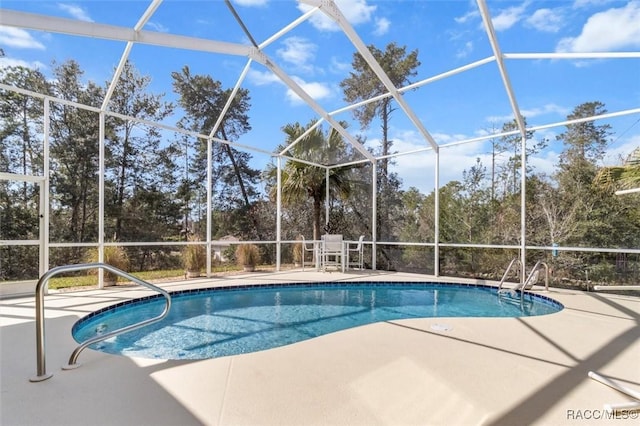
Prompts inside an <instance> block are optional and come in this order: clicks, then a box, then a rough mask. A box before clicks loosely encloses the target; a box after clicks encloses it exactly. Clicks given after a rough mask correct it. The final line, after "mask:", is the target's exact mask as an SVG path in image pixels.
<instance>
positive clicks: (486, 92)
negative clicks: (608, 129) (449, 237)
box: [0, 0, 640, 192]
mask: <svg viewBox="0 0 640 426" xmlns="http://www.w3.org/2000/svg"><path fill="white" fill-rule="evenodd" d="M232 3H233V5H234V7H235V8H236V11H237V12H238V14H239V15H240V17H241V18H242V19H243V21H244V23H245V25H246V26H247V28H248V29H249V31H250V32H251V33H252V35H253V37H254V39H255V40H256V41H257V43H258V44H260V43H262V42H263V41H265V40H267V39H268V38H269V37H271V36H272V35H274V34H275V33H277V32H278V31H280V29H282V28H283V27H284V26H286V25H288V24H289V23H291V22H292V21H294V20H295V19H297V18H298V17H300V16H301V15H302V14H303V13H304V12H306V11H307V10H308V7H307V6H304V5H301V4H299V3H297V2H295V1H288V0H287V1H285V0H232ZM336 3H337V4H338V6H339V7H340V9H341V11H342V13H343V14H344V15H345V17H346V18H347V20H348V21H349V22H350V24H351V25H352V26H353V27H354V28H355V30H356V31H357V33H358V35H359V37H360V38H361V39H362V40H363V41H364V43H365V44H367V45H370V44H373V45H375V46H376V47H377V48H378V49H381V50H383V49H384V48H385V46H386V45H387V44H388V43H390V42H392V41H395V42H396V43H397V44H399V45H401V46H406V47H407V51H411V50H414V49H417V50H418V58H419V60H420V62H421V65H420V67H419V69H418V70H417V71H418V75H417V77H415V78H414V79H413V81H420V80H423V79H426V78H429V77H433V76H436V75H439V74H441V73H443V72H447V71H450V70H454V69H457V68H459V67H462V66H465V65H467V64H470V63H473V62H476V61H479V60H482V59H485V58H487V57H489V56H491V55H492V54H493V51H492V49H491V45H490V43H489V40H488V37H487V34H486V32H485V30H484V28H483V27H482V19H481V16H480V14H479V12H478V7H477V5H476V3H475V1H467V0H461V1H455V0H454V1H430V0H420V1H403V0H387V1H372V0H338V1H336ZM148 4H149V3H148V2H146V1H76V2H65V1H30V0H27V1H25V0H22V1H19V2H16V1H9V0H3V1H2V4H1V7H2V8H3V9H11V10H18V11H25V12H32V13H38V14H44V15H48V16H49V15H50V16H57V17H64V18H71V19H76V20H81V21H86V22H96V23H102V24H110V25H116V26H121V27H128V28H131V27H133V26H134V25H135V24H136V22H137V21H138V19H139V18H140V16H141V15H142V14H143V13H144V11H145V10H146V8H147V7H148ZM487 4H488V8H489V11H490V14H491V16H492V21H493V25H494V27H495V30H496V34H497V39H498V42H499V43H500V48H501V50H502V52H503V53H542V52H563V53H564V52H569V53H570V52H586V51H589V52H638V51H640V0H631V1H608V0H576V1H565V0H560V1H488V2H487ZM0 13H1V10H0ZM144 30H148V31H157V32H162V33H171V34H178V35H184V36H190V37H197V38H202V39H213V40H220V41H226V42H231V43H241V44H249V40H248V39H247V37H246V35H245V34H244V33H243V31H242V30H241V28H240V27H239V26H238V24H237V23H236V21H235V20H234V19H233V17H232V15H231V13H230V12H229V10H228V8H227V7H226V5H225V3H224V1H221V0H215V1H177V0H173V1H165V2H163V3H162V4H161V5H160V7H159V8H158V9H157V11H156V12H155V13H154V14H153V16H152V17H151V19H150V21H149V22H148V23H147V24H146V25H145V27H144ZM0 47H1V48H2V49H3V50H4V52H5V57H4V58H0V67H4V66H7V65H17V64H21V65H25V66H30V67H37V68H39V69H41V70H42V71H43V72H44V73H45V74H47V73H50V71H51V63H52V61H53V60H55V61H57V62H62V61H65V60H67V59H70V58H73V59H76V60H77V61H78V62H79V63H80V65H81V67H82V69H84V70H85V72H86V74H85V76H86V78H87V79H91V80H93V81H96V82H105V81H107V80H109V79H110V78H111V77H110V76H111V73H112V72H113V69H114V67H115V66H116V65H117V64H118V61H119V59H120V56H121V55H122V52H123V51H124V47H125V43H123V42H119V41H109V40H99V39H94V38H83V37H77V36H69V35H62V34H51V33H44V32H41V31H33V30H29V31H27V30H24V29H17V28H9V27H1V26H0ZM264 52H265V53H266V54H267V55H268V56H269V57H270V58H271V59H272V60H273V61H274V62H275V63H276V64H277V65H278V66H279V67H280V68H282V69H283V70H285V71H286V72H287V73H288V74H289V75H290V76H292V77H293V78H294V79H295V81H296V82H297V83H298V84H299V85H300V86H301V87H303V88H304V89H305V90H306V91H307V92H308V93H309V94H311V95H312V96H313V97H314V98H315V99H316V100H317V101H318V103H319V104H320V105H321V106H322V107H323V108H324V109H325V110H326V111H329V112H331V111H335V110H337V109H339V108H342V107H343V106H344V105H345V102H344V101H343V96H342V93H341V91H340V87H339V83H340V81H342V80H343V79H344V78H345V77H347V76H348V73H349V71H350V64H351V61H352V58H353V53H354V52H355V48H354V46H353V45H352V44H351V42H350V41H349V40H348V39H347V38H346V37H345V35H344V34H343V33H342V32H341V31H339V29H338V27H337V26H336V25H335V23H334V22H332V21H331V20H329V19H327V18H326V17H325V16H324V15H323V14H322V13H315V14H314V15H313V16H312V17H311V18H310V19H309V20H307V21H306V22H303V23H301V24H300V25H298V26H296V27H295V28H293V29H292V30H291V31H289V32H287V33H286V34H284V35H282V36H281V37H280V38H278V39H277V40H276V41H274V42H273V43H272V44H270V45H269V46H268V47H266V48H265V49H264ZM130 60H131V61H132V62H133V63H134V64H135V65H136V67H137V68H138V69H139V70H140V71H141V72H142V73H143V74H148V75H151V76H152V77H153V81H152V87H151V90H153V91H154V92H159V93H162V92H164V93H166V95H167V98H168V99H169V100H171V99H175V95H174V94H173V93H172V91H171V78H170V74H171V72H172V71H178V70H180V69H181V68H182V67H183V66H184V65H189V66H190V68H191V72H192V73H194V74H195V73H198V74H210V75H211V76H212V77H213V78H214V79H216V80H220V81H221V82H222V83H223V85H224V86H225V87H233V86H234V85H235V83H236V81H237V79H238V76H239V75H240V72H241V70H242V69H243V67H244V66H245V64H246V62H247V58H246V57H238V56H232V55H222V54H211V53H204V52H197V51H181V50H177V49H169V48H164V47H157V46H148V45H135V46H134V47H133V49H132V51H131V55H130ZM506 67H507V71H508V73H509V77H510V80H511V83H512V85H513V88H514V92H515V94H516V97H517V102H518V106H519V107H520V109H521V110H522V112H523V115H525V116H526V118H527V121H528V123H529V124H530V125H534V126H535V125H543V124H547V123H557V122H561V121H563V120H565V118H566V116H567V114H569V113H570V112H571V111H572V109H573V108H574V107H576V106H577V105H579V104H581V103H583V102H589V101H600V102H603V103H604V104H605V106H606V108H607V110H608V111H609V112H617V111H623V110H627V109H633V108H638V107H640V58H637V57H636V58H625V59H580V60H568V59H534V60H507V61H506ZM243 87H244V88H247V89H249V91H250V94H251V98H252V109H251V112H250V116H251V125H252V127H253V130H252V132H251V133H249V134H247V135H245V136H244V137H243V138H242V139H241V140H240V141H239V142H241V143H243V144H246V145H252V146H257V147H260V148H261V149H266V150H272V149H274V148H275V147H276V146H277V145H279V144H281V143H282V142H283V137H282V132H281V130H280V129H281V127H282V126H284V125H285V124H287V123H292V122H295V121H299V122H301V123H303V124H304V123H307V122H308V121H309V120H311V119H313V118H316V117H317V115H316V113H315V112H314V111H312V110H311V108H309V107H308V106H307V105H305V104H304V103H303V102H301V101H300V99H299V98H297V96H296V95H295V94H293V93H292V92H291V91H290V90H288V88H287V87H286V86H285V85H283V84H282V83H281V82H280V81H279V80H278V78H277V77H276V76H275V75H274V74H272V73H271V72H270V71H269V70H268V69H267V68H265V67H263V66H262V65H260V64H258V63H255V62H254V63H253V64H252V66H251V69H250V71H249V73H248V75H247V78H246V80H245V81H244V83H243ZM405 98H406V100H407V102H408V103H409V104H410V106H411V107H412V108H413V109H414V111H415V113H416V115H417V116H418V118H419V119H420V120H421V122H422V123H423V124H424V126H425V127H426V128H427V130H428V131H429V132H430V133H431V134H432V135H433V136H434V138H435V140H436V141H437V142H438V143H439V144H446V143H451V142H454V141H458V140H464V139H470V138H474V137H477V136H481V135H483V134H486V133H487V132H488V131H490V129H491V128H495V127H501V125H502V123H504V122H505V121H510V120H511V119H512V112H511V107H510V104H509V99H508V97H507V95H506V92H505V89H504V85H503V83H502V80H501V79H500V74H499V72H498V68H497V66H496V63H495V62H491V63H488V64H485V65H482V66H480V67H477V68H474V69H472V70H470V71H466V72H464V73H460V74H456V75H454V76H452V77H449V78H446V79H441V80H438V81H435V82H433V83H430V84H427V85H425V86H423V87H421V88H420V89H419V90H416V91H411V92H407V93H406V94H405ZM336 118H337V119H340V120H348V121H351V124H350V126H349V129H350V130H351V131H352V132H354V133H357V132H360V129H359V125H358V124H357V123H355V122H353V120H352V118H351V116H350V114H348V113H345V114H341V115H337V116H336ZM598 123H601V122H598ZM603 123H604V122H603ZM606 123H608V124H610V125H611V126H612V129H613V131H614V132H615V135H614V136H613V137H612V138H611V143H610V146H609V152H608V156H607V158H606V160H605V162H606V163H607V164H614V163H618V162H619V158H620V156H626V155H627V154H629V153H630V152H631V151H632V150H633V149H634V148H635V147H638V146H640V115H639V114H633V115H629V116H625V117H618V118H614V119H610V120H607V121H606ZM563 131H564V127H556V128H551V129H545V130H541V131H539V132H537V134H536V138H542V137H544V138H547V139H549V140H550V141H552V143H551V144H550V146H549V147H548V148H547V149H546V150H545V151H544V152H542V153H540V154H539V155H538V156H537V157H536V158H534V159H532V163H533V164H534V165H535V166H536V168H537V170H539V171H546V172H551V171H552V170H553V166H554V165H555V164H556V163H557V159H558V154H559V152H560V150H561V149H562V147H561V146H559V145H558V144H557V143H553V140H554V139H555V136H556V135H557V134H559V133H562V132H563ZM362 133H363V134H365V135H366V137H367V139H368V145H371V146H374V145H375V144H376V142H377V140H378V139H379V137H380V131H379V127H378V125H377V124H376V123H374V124H373V125H372V126H371V127H370V128H369V129H367V130H364V131H362ZM391 137H392V139H393V140H394V149H395V150H397V151H399V152H410V151H413V150H415V149H418V148H422V147H425V146H428V144H427V142H426V141H424V139H423V138H422V137H421V136H420V133H419V132H418V130H417V129H416V128H415V126H414V125H413V124H412V123H411V122H410V121H409V120H408V119H407V118H406V117H405V116H404V115H403V114H402V113H401V111H399V110H398V111H396V112H395V113H394V116H393V118H392V121H391ZM441 152H442V157H441V168H442V181H443V182H446V181H448V180H450V179H461V178H462V171H463V170H464V169H468V168H469V167H471V166H472V165H473V164H474V162H475V160H476V158H478V157H479V158H481V160H482V161H483V163H484V164H485V165H486V166H488V165H489V161H490V160H489V151H488V148H487V143H473V144H465V145H460V146H456V147H454V148H445V149H442V150H441ZM433 157H434V156H433V155H432V153H430V152H425V153H420V154H411V155H405V156H401V157H398V158H397V160H396V165H395V166H394V167H395V170H396V171H398V173H399V174H400V176H401V177H402V178H403V180H404V183H405V186H410V185H412V186H416V187H418V188H420V189H421V190H423V191H424V192H430V191H431V189H432V188H433ZM254 158H255V165H256V167H262V166H263V165H264V164H265V163H266V162H267V161H268V160H269V158H268V156H265V155H262V154H259V153H255V154H254Z"/></svg>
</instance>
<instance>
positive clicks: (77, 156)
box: [51, 60, 104, 254]
mask: <svg viewBox="0 0 640 426" xmlns="http://www.w3.org/2000/svg"><path fill="white" fill-rule="evenodd" d="M83 73H84V72H83V71H82V70H81V69H80V66H79V65H78V63H77V62H75V61H73V60H69V61H67V62H64V63H62V64H60V65H58V66H56V67H55V68H54V70H53V74H54V80H55V84H54V93H55V95H56V96H57V97H58V98H60V99H65V100H70V101H75V102H78V103H81V104H84V105H90V106H96V107H98V106H99V105H100V103H101V102H102V99H103V98H104V90H103V89H102V88H101V87H100V86H98V85H96V84H95V83H93V82H91V81H89V82H88V83H85V82H83V81H81V77H82V75H83ZM99 122H100V121H99V119H98V114H97V113H95V112H92V111H88V110H86V109H82V108H76V107H73V106H70V105H67V104H58V103H55V104H53V106H52V117H51V170H52V175H51V188H52V192H53V195H54V196H53V197H52V198H53V200H54V203H56V204H57V205H59V208H58V209H56V210H54V211H53V212H52V213H53V215H52V216H53V217H52V221H53V222H54V223H55V224H56V225H57V226H52V227H51V229H52V231H53V233H54V239H56V238H57V239H60V240H62V241H69V242H86V241H91V240H93V241H95V240H96V239H97V231H98V226H97V224H98V220H97V213H98V146H99V144H98V141H99ZM77 254H79V252H78V253H77Z"/></svg>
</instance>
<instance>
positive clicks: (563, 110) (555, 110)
mask: <svg viewBox="0 0 640 426" xmlns="http://www.w3.org/2000/svg"><path fill="white" fill-rule="evenodd" d="M571 110H572V109H571V108H567V107H563V106H560V105H556V104H553V103H552V104H545V105H543V106H542V107H536V108H529V109H527V108H523V109H521V110H520V112H521V113H522V115H523V116H525V117H526V118H533V117H537V116H539V115H545V114H557V115H560V116H562V117H566V116H567V115H569V113H571Z"/></svg>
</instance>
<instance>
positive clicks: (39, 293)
mask: <svg viewBox="0 0 640 426" xmlns="http://www.w3.org/2000/svg"><path fill="white" fill-rule="evenodd" d="M94 268H99V269H104V270H107V271H109V272H112V273H114V274H116V275H118V276H121V277H123V278H126V279H128V280H130V281H133V282H135V283H136V284H140V285H141V286H144V287H147V288H149V289H151V290H154V291H157V292H158V293H160V294H162V296H164V298H165V300H166V303H165V308H164V311H162V313H161V314H160V315H158V316H156V317H153V318H150V319H147V320H144V321H141V322H139V323H136V324H132V325H129V326H126V327H122V328H119V329H117V330H114V331H112V332H110V333H107V334H103V335H101V336H96V337H93V338H91V339H89V340H87V341H85V342H83V343H81V344H80V346H78V347H77V348H76V349H75V350H74V351H73V353H72V354H71V357H70V358H69V365H67V366H65V367H63V369H72V368H76V367H78V366H79V364H76V360H77V359H78V355H80V352H82V351H83V350H84V349H85V348H86V347H87V346H89V345H92V344H94V343H97V342H100V341H102V340H106V339H108V338H110V337H113V336H116V335H119V334H122V333H125V332H127V331H131V330H134V329H137V328H140V327H144V326H145V325H149V324H151V323H154V322H157V321H160V320H161V319H163V318H164V317H166V316H167V315H168V314H169V309H171V296H170V295H169V293H168V292H167V291H165V290H163V289H161V288H160V287H157V286H154V285H153V284H150V283H148V282H146V281H144V280H141V279H140V278H137V277H134V276H133V275H131V274H128V273H126V272H124V271H122V270H120V269H118V268H116V267H114V266H111V265H109V264H107V263H99V262H94V263H81V264H77V265H64V266H57V267H55V268H51V269H50V270H49V271H47V272H46V273H45V274H44V275H42V277H40V279H39V280H38V284H37V285H36V358H37V375H36V376H35V377H32V378H31V379H29V381H31V382H41V381H43V380H47V379H48V378H50V377H51V376H53V374H47V371H46V370H47V369H46V360H45V358H46V353H45V352H46V351H45V333H44V289H45V287H46V286H45V284H46V283H47V282H48V281H49V278H51V277H52V276H54V275H57V274H60V273H62V272H75V271H85V270H87V269H94Z"/></svg>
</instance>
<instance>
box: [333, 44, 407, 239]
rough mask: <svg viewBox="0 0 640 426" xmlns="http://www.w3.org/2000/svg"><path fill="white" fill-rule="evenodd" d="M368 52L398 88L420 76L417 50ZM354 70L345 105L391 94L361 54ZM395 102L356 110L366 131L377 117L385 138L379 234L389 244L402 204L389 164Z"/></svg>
mask: <svg viewBox="0 0 640 426" xmlns="http://www.w3.org/2000/svg"><path fill="white" fill-rule="evenodd" d="M368 48H369V50H370V51H371V54H372V55H373V57H374V58H375V59H376V60H377V62H378V63H379V64H380V66H381V67H382V69H383V71H384V72H385V74H386V75H387V76H388V77H389V79H390V80H391V82H392V83H393V85H394V86H395V87H402V86H405V85H407V84H409V83H411V78H412V77H415V76H416V75H417V71H416V69H417V68H418V67H419V66H420V61H418V50H414V51H412V52H410V53H408V54H407V52H406V47H400V46H398V45H397V44H396V43H390V44H388V45H387V47H386V49H385V51H384V52H383V51H381V50H379V49H377V48H376V47H375V46H373V45H371V46H368ZM352 67H353V70H354V71H352V72H351V73H350V75H349V77H347V78H346V79H345V80H343V81H342V82H340V87H341V88H342V89H343V91H344V99H345V101H347V102H350V103H353V102H359V101H364V100H368V99H371V98H373V97H375V96H378V95H383V94H385V93H387V92H388V89H387V88H386V87H385V86H384V84H383V83H382V82H381V81H380V79H378V77H377V76H376V74H375V73H374V72H373V70H372V69H371V68H370V67H369V64H367V62H366V61H365V60H364V58H363V57H362V55H360V54H359V53H355V54H354V55H353V62H352ZM393 101H394V99H393V97H391V96H386V97H383V98H382V99H380V100H378V101H376V102H369V103H367V104H365V105H363V106H362V107H360V108H356V109H354V110H353V113H354V116H355V118H356V119H357V120H358V121H359V122H360V124H361V126H362V128H363V129H365V128H368V127H369V125H370V124H371V122H372V121H373V119H374V118H376V117H377V118H379V119H380V122H381V124H380V126H381V131H382V138H381V147H380V152H379V155H380V156H382V159H381V160H380V167H378V177H377V179H378V192H379V194H378V201H379V202H378V220H377V224H378V226H377V228H378V229H377V234H378V236H379V237H380V239H382V240H386V239H388V238H389V236H390V232H389V230H390V225H391V224H392V223H394V221H393V220H392V219H391V216H392V210H393V206H397V205H398V203H399V202H400V199H399V197H398V194H399V192H400V191H399V187H400V185H401V180H400V179H399V178H398V177H397V176H396V175H395V174H390V173H389V161H390V160H389V158H388V155H389V154H391V147H392V145H393V141H392V140H390V139H389V123H390V120H391V115H392V113H393V111H394V109H395V108H394V106H393Z"/></svg>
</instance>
